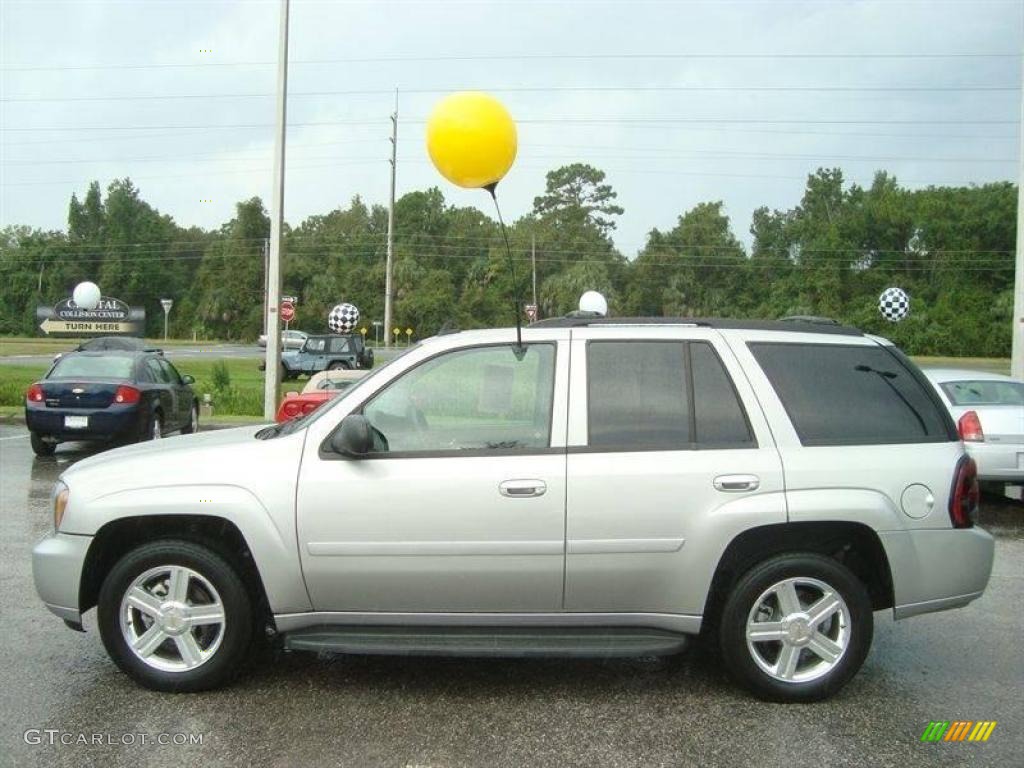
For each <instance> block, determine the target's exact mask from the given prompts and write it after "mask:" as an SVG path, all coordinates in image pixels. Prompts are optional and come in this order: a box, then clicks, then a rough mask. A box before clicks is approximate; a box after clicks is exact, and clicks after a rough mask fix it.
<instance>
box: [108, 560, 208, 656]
mask: <svg viewBox="0 0 1024 768" xmlns="http://www.w3.org/2000/svg"><path fill="white" fill-rule="evenodd" d="M120 623H121V633H122V635H123V636H124V640H125V643H126V644H127V645H128V648H129V649H131V652H132V653H133V654H135V656H137V657H138V658H139V659H140V660H142V662H143V663H144V664H146V665H147V666H150V667H153V668H154V669H158V670H161V671H165V672H186V671H189V670H192V669H195V668H196V667H199V666H201V665H202V664H204V663H206V662H207V661H209V660H210V658H212V657H213V655H214V654H215V653H216V652H217V649H218V648H219V647H220V644H221V640H223V638H224V629H225V625H226V619H225V611H224V605H223V603H222V602H221V598H220V595H219V594H218V592H217V590H216V589H215V588H214V586H213V585H212V584H211V583H210V581H209V580H208V579H206V578H205V577H203V576H202V574H200V573H198V572H196V571H194V570H192V569H191V568H186V567H185V566H181V565H162V566H157V567H156V568H150V569H149V570H147V571H145V572H144V573H142V574H141V575H139V576H138V577H137V578H136V579H135V580H134V581H132V583H131V584H130V585H129V587H128V589H127V590H125V592H124V596H123V598H122V600H121V609H120Z"/></svg>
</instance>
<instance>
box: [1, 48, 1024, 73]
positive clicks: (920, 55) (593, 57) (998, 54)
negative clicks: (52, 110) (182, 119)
mask: <svg viewBox="0 0 1024 768" xmlns="http://www.w3.org/2000/svg"><path fill="white" fill-rule="evenodd" d="M1020 55H1021V54H1020V52H1019V51H1018V52H1002V51H968V52H955V53H954V52H941V53H940V52H911V51H907V52H877V51H868V52H849V53H840V52H835V51H830V52H827V53H814V52H807V53H796V52H791V51H787V52H784V53H752V52H743V53H736V52H714V53H651V52H647V53H589V54H588V53H552V54H522V53H520V54H516V53H505V54H502V53H487V54H452V55H443V56H437V55H435V56H351V57H345V58H332V59H297V60H294V61H290V62H289V66H322V65H329V64H387V63H432V62H466V61H658V60H666V61H668V60H674V61H685V60H718V59H732V60H750V61H759V60H766V59H778V60H813V59H821V60H849V59H867V60H906V59H918V60H929V59H953V60H956V59H1016V58H1019V57H1020ZM274 64H276V62H275V61H270V60H265V61H204V62H178V63H165V64H147V63H117V64H73V65H35V66H14V67H11V66H7V67H2V68H0V71H3V72H69V71H85V70H89V71H93V70H110V69H197V68H204V67H209V68H219V67H265V66H272V65H274Z"/></svg>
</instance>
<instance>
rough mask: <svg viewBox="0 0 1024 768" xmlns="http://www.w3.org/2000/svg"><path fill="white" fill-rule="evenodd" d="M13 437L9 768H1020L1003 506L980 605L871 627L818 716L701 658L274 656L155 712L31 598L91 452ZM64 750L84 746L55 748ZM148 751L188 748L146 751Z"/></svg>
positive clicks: (8, 557) (702, 654) (1016, 560)
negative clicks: (979, 734) (982, 737)
mask: <svg viewBox="0 0 1024 768" xmlns="http://www.w3.org/2000/svg"><path fill="white" fill-rule="evenodd" d="M27 437H28V436H27V433H26V432H25V431H24V429H23V428H22V427H20V426H0V465H2V467H0V526H2V527H0V530H2V536H0V578H2V583H3V590H2V594H3V602H2V609H0V616H2V620H3V632H2V634H0V658H2V659H3V662H2V672H0V697H2V702H0V721H2V722H3V733H2V736H0V755H2V756H3V757H2V760H3V762H4V763H5V764H10V765H86V764H94V765H100V764H106V765H110V764H114V763H116V764H127V763H131V764H135V765H170V764H186V765H188V764H211V765H219V764H231V765H249V764H252V765H280V766H293V765H353V766H362V765H398V766H404V765H422V766H428V765H431V766H445V765H488V766H497V765H523V764H532V765H595V766H596V765H602V766H604V765H623V766H625V765H630V766H631V765H700V766H718V765H721V766H738V765H747V764H767V765H775V764H785V765H790V766H803V765H816V766H821V765H829V766H844V765H872V766H886V765H1011V764H1012V765H1019V764H1020V755H1021V754H1024V736H1022V733H1024V703H1022V697H1021V690H1024V655H1022V652H1021V638H1022V636H1024V621H1022V618H1021V602H1022V597H1024V590H1022V587H1024V507H1022V506H1021V505H1019V504H1016V503H1011V502H1002V501H999V500H997V499H992V498H987V499H986V500H985V502H984V504H983V511H982V524H983V525H984V526H985V527H987V528H988V529H989V530H990V531H992V532H993V533H994V534H995V535H996V537H997V546H996V562H995V570H994V573H993V576H992V580H991V583H990V585H989V588H988V591H987V592H986V593H985V595H984V597H983V598H982V599H980V600H978V601H977V602H975V603H973V604H971V605H970V606H969V607H967V608H964V609H961V610H956V611H950V612H947V613H939V614H931V615H926V616H922V617H918V618H914V619H910V620H907V621H903V622H899V623H895V622H893V621H892V619H891V617H889V616H888V615H885V614H878V615H876V631H875V640H874V645H873V648H872V651H871V653H870V656H869V657H868V660H867V662H866V663H865V665H864V667H863V669H862V670H861V672H860V674H859V675H858V676H857V677H856V678H855V679H854V680H853V682H852V683H851V684H850V685H849V686H847V688H846V689H845V690H843V691H842V692H841V693H840V694H839V695H838V696H837V697H836V698H834V699H832V700H830V701H827V702H825V703H821V704H814V705H806V706H792V705H790V706H784V705H774V704H765V703H761V702H758V701H755V700H753V699H751V698H749V697H748V696H747V695H746V694H744V693H742V692H741V691H740V690H738V689H737V688H736V687H734V686H733V685H732V684H731V683H730V682H729V680H728V679H727V678H726V677H725V676H724V674H723V673H722V672H721V670H720V669H719V668H718V667H717V665H716V664H715V662H714V660H713V658H712V657H711V656H710V655H709V654H708V653H707V652H706V650H705V649H703V648H701V647H699V646H695V647H694V648H692V649H691V650H690V651H689V652H687V653H686V654H683V655H682V656H679V657H674V658H670V659H661V660H659V659H637V660H614V661H607V662H605V661H600V660H595V661H565V660H551V661H532V660H531V661H526V660H459V659H436V658H405V657H402V658H387V657H367V658H363V657H340V656H332V657H317V656H314V655H309V654H299V653H295V654H285V653H283V652H281V651H277V650H274V649H272V648H270V649H265V650H263V651H261V652H260V653H259V655H258V658H257V659H256V660H255V661H254V663H253V665H252V668H251V669H249V670H248V671H247V672H246V673H245V674H244V675H243V676H242V677H241V679H240V680H239V681H238V682H237V683H235V684H234V685H233V686H232V687H230V688H229V689H226V690H222V691H217V692H213V693H207V694H200V695H163V694H157V693H152V692H150V691H146V690H143V689H141V688H139V687H137V686H136V685H135V684H133V683H132V682H131V681H130V680H129V679H128V678H127V677H126V676H124V675H122V674H121V673H120V672H119V671H118V670H117V669H116V668H115V667H114V665H113V663H112V662H110V661H109V660H108V658H107V656H106V654H105V652H104V650H103V647H102V645H101V644H100V641H99V638H98V635H97V633H96V631H95V617H94V616H93V614H92V613H90V614H89V615H88V616H87V617H86V622H85V626H86V630H87V633H86V634H84V635H80V634H76V633H74V632H71V631H69V630H67V629H65V628H64V627H63V625H62V624H61V623H60V621H59V620H58V619H56V618H55V617H53V616H51V615H50V614H49V613H48V612H47V611H46V610H45V608H44V607H43V606H42V604H41V603H40V602H39V601H38V599H37V598H36V595H35V591H34V588H33V585H32V574H31V567H30V561H29V551H30V549H31V547H32V545H33V543H34V542H35V540H36V539H37V538H38V537H39V536H41V535H42V534H43V533H44V532H45V531H46V530H47V529H48V528H49V527H50V526H52V518H51V511H50V505H49V494H50V489H51V486H52V483H53V481H54V480H55V479H56V478H57V476H58V475H59V474H60V472H61V471H62V470H63V469H64V468H66V467H67V466H69V465H70V464H72V463H73V462H74V461H76V460H78V459H80V458H83V457H85V456H87V455H90V452H89V451H86V450H76V448H77V446H75V445H64V446H61V448H60V450H59V451H58V453H57V455H56V457H55V458H52V459H36V458H35V457H34V456H33V455H32V451H31V449H30V448H29V442H28V439H27ZM90 450H93V449H90ZM949 565H950V567H951V568H955V567H956V563H950V564H949ZM932 720H975V721H976V720H995V721H998V725H997V727H996V728H995V730H994V731H993V733H992V736H991V738H990V739H989V741H988V742H987V743H983V744H978V743H967V742H965V743H921V742H920V741H919V739H920V736H921V733H922V731H923V730H924V728H925V726H926V725H927V724H928V723H929V721H932ZM47 731H56V732H58V733H57V734H56V735H53V736H51V735H50V734H48V733H47ZM26 732H28V733H27V734H26ZM64 734H67V736H64ZM79 734H85V740H86V741H89V742H90V743H87V744H82V743H77V744H76V743H72V744H60V743H59V741H60V740H61V739H62V738H63V740H65V741H72V742H75V741H79V739H80V737H79ZM161 734H165V735H169V736H170V740H173V739H174V738H175V736H174V735H175V734H185V735H186V736H191V737H193V738H195V737H196V736H197V735H201V739H202V743H201V744H193V745H186V746H181V745H173V744H168V745H157V744H154V743H149V742H152V741H153V740H155V739H157V738H158V737H159V736H160V735H161ZM97 736H98V737H99V738H98V739H97V738H96V737H97ZM50 740H56V741H57V742H58V743H56V744H53V745H51V744H50V743H49V741H50ZM94 740H97V741H99V742H100V743H91V742H93V741H94ZM165 740H166V739H165ZM37 742H41V743H37ZM123 742H127V743H123ZM143 742H147V743H143ZM1015 755H1016V757H1014V756H1015Z"/></svg>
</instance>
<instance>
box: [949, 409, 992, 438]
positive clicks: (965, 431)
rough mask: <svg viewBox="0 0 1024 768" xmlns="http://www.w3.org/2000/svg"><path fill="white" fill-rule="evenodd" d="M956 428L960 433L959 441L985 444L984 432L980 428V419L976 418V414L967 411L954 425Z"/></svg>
mask: <svg viewBox="0 0 1024 768" xmlns="http://www.w3.org/2000/svg"><path fill="white" fill-rule="evenodd" d="M956 428H957V430H958V431H959V432H960V439H961V440H963V441H964V442H965V443H983V442H985V432H984V430H982V428H981V419H979V418H978V414H977V413H975V412H974V411H968V412H967V413H965V414H964V415H963V416H961V417H960V421H958V422H957V423H956Z"/></svg>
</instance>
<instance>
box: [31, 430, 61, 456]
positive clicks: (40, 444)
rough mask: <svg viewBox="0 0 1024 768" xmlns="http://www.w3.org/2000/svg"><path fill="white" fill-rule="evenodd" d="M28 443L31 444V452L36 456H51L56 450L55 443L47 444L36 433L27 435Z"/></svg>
mask: <svg viewBox="0 0 1024 768" xmlns="http://www.w3.org/2000/svg"><path fill="white" fill-rule="evenodd" d="M29 441H30V442H31V443H32V450H33V451H34V452H35V454H36V456H53V453H54V451H56V450H57V444H56V443H48V442H47V441H46V440H43V438H42V437H41V436H40V435H39V434H38V433H36V432H30V433H29Z"/></svg>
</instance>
